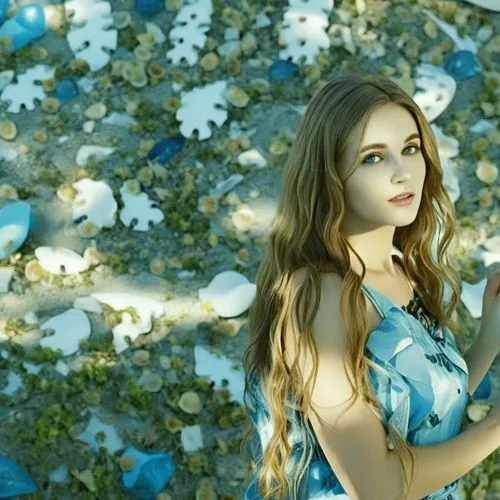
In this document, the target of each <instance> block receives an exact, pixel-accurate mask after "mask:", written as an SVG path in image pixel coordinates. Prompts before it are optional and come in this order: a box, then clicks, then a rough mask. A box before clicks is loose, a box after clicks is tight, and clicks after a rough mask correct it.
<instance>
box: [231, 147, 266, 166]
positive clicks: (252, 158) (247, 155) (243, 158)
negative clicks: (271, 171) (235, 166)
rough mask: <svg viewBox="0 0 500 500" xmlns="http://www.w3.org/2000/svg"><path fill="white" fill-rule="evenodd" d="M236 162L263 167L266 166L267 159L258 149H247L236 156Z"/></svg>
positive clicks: (242, 164)
mask: <svg viewBox="0 0 500 500" xmlns="http://www.w3.org/2000/svg"><path fill="white" fill-rule="evenodd" d="M238 163H239V164H240V165H241V166H242V167H257V168H264V167H266V166H267V160H266V159H265V158H264V157H263V156H262V154H261V152H260V151H259V150H258V149H249V150H248V151H244V152H243V153H240V154H239V156H238Z"/></svg>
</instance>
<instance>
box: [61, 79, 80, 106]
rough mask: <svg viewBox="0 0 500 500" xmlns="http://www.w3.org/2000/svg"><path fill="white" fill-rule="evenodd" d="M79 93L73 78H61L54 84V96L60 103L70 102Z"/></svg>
mask: <svg viewBox="0 0 500 500" xmlns="http://www.w3.org/2000/svg"><path fill="white" fill-rule="evenodd" d="M79 93H80V90H79V88H78V83H76V81H75V79H74V78H63V79H61V80H58V81H57V83H56V95H57V97H58V98H59V100H61V101H71V99H74V98H75V97H77V96H78V94H79Z"/></svg>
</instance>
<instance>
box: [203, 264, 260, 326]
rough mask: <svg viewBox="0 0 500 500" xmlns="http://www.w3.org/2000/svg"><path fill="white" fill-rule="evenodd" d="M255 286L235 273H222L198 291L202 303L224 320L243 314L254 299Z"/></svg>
mask: <svg viewBox="0 0 500 500" xmlns="http://www.w3.org/2000/svg"><path fill="white" fill-rule="evenodd" d="M255 289H256V286H255V284H253V283H250V281H248V279H247V278H246V277H245V276H243V275H242V274H240V273H237V272H236V271H223V272H222V273H219V274H218V275H217V276H215V278H214V279H212V281H211V282H210V284H209V285H208V286H207V287H206V288H200V289H199V290H198V297H199V299H200V300H201V301H202V302H205V301H208V302H210V303H211V304H212V305H213V307H214V309H215V311H216V313H217V314H218V315H219V316H222V317H224V318H232V317H235V316H239V315H240V314H243V313H244V312H245V311H246V310H247V309H248V308H249V307H250V305H251V304H252V302H253V300H254V298H255Z"/></svg>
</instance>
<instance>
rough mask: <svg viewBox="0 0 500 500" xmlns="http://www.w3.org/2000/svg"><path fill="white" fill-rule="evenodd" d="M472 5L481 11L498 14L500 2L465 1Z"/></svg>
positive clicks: (486, 0)
mask: <svg viewBox="0 0 500 500" xmlns="http://www.w3.org/2000/svg"><path fill="white" fill-rule="evenodd" d="M465 1H466V2H469V3H471V4H473V5H477V6H478V7H482V8H483V9H488V10H492V11H493V12H500V2H499V1H498V0H465Z"/></svg>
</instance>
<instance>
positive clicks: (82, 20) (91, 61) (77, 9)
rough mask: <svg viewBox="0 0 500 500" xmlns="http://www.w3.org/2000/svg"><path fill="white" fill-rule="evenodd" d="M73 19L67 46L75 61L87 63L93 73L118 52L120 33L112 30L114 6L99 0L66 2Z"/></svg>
mask: <svg viewBox="0 0 500 500" xmlns="http://www.w3.org/2000/svg"><path fill="white" fill-rule="evenodd" d="M64 8H65V10H66V16H67V18H69V19H70V22H71V26H70V31H69V32H68V34H67V35H66V38H67V40H68V44H69V46H70V47H71V50H72V51H73V53H74V54H75V57H76V58H80V59H84V60H85V61H87V63H88V65H89V67H90V70H91V71H98V70H100V69H101V68H103V67H104V66H106V64H108V62H109V60H110V53H112V52H113V51H115V50H116V46H117V42H118V32H117V30H116V29H114V27H113V18H112V16H111V4H110V3H109V2H102V1H100V0H71V1H67V2H65V3H64Z"/></svg>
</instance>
